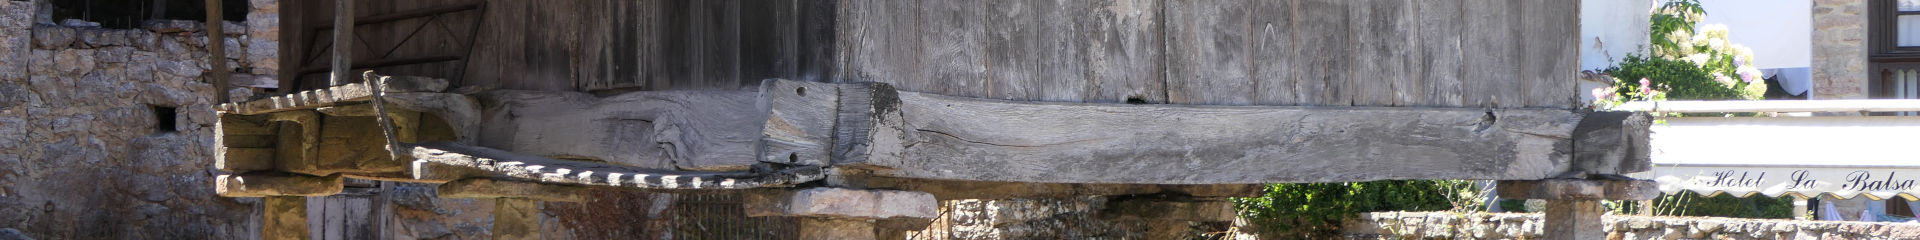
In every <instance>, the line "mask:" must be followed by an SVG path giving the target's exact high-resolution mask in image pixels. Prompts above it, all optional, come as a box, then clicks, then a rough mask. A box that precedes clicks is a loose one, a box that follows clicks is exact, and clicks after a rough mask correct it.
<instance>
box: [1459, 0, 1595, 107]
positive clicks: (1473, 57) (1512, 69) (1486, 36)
mask: <svg viewBox="0 0 1920 240" xmlns="http://www.w3.org/2000/svg"><path fill="white" fill-rule="evenodd" d="M1465 1H1466V2H1465V5H1463V6H1462V7H1461V9H1462V10H1463V12H1464V16H1465V19H1466V21H1465V22H1466V24H1467V29H1466V31H1465V32H1464V33H1463V34H1462V35H1461V38H1462V39H1461V40H1462V43H1461V49H1462V51H1461V53H1462V58H1463V60H1465V61H1464V62H1465V63H1466V65H1465V66H1464V67H1465V68H1466V74H1465V78H1463V79H1461V81H1462V82H1463V84H1464V87H1465V89H1464V90H1465V91H1464V93H1463V94H1462V96H1463V97H1464V99H1463V100H1465V102H1463V103H1464V105H1466V106H1469V107H1520V106H1524V105H1525V104H1526V102H1527V100H1526V99H1524V97H1525V96H1526V95H1525V94H1522V93H1523V91H1521V90H1522V89H1520V83H1519V76H1520V58H1519V54H1520V51H1519V50H1518V48H1519V47H1520V44H1519V43H1520V41H1519V37H1520V35H1519V33H1520V32H1523V31H1522V30H1519V29H1518V27H1519V26H1520V25H1519V24H1518V23H1517V22H1516V21H1519V16H1520V15H1519V14H1517V11H1519V6H1520V5H1519V4H1518V3H1519V2H1520V1H1519V0H1465ZM1525 32H1528V33H1534V32H1537V31H1525ZM1569 70H1571V69H1569Z"/></svg>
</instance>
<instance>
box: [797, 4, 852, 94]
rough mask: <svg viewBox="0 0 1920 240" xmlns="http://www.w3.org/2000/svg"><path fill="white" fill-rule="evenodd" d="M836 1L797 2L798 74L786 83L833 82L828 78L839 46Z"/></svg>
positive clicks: (831, 74)
mask: <svg viewBox="0 0 1920 240" xmlns="http://www.w3.org/2000/svg"><path fill="white" fill-rule="evenodd" d="M838 4H839V1H800V2H799V5H798V6H796V7H798V8H799V11H800V13H799V16H798V17H797V18H798V19H795V20H794V21H795V22H797V23H798V26H796V28H797V29H798V31H799V32H800V34H799V36H798V38H799V39H798V41H797V43H796V44H797V45H798V47H799V50H798V52H799V54H800V56H799V60H798V61H799V63H798V64H799V70H798V72H796V73H795V74H794V75H793V76H789V78H790V79H794V80H800V81H809V82H833V81H838V80H839V79H833V78H830V77H832V76H833V74H834V71H835V70H837V69H839V67H838V66H841V65H839V64H838V63H837V62H836V61H835V60H834V59H836V58H837V55H835V54H836V53H837V51H838V50H837V49H838V48H839V47H840V46H842V45H840V44H839V40H840V38H839V37H838V36H839V35H838V34H839V32H838V31H836V30H837V27H838V26H839V23H838V21H839V20H840V18H839V14H838V13H839V10H840V9H839V5H838Z"/></svg>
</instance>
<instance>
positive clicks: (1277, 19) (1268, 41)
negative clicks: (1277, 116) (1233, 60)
mask: <svg viewBox="0 0 1920 240" xmlns="http://www.w3.org/2000/svg"><path fill="white" fill-rule="evenodd" d="M1299 3H1300V2H1298V1H1253V5H1252V6H1251V7H1250V8H1252V9H1253V12H1254V13H1253V20H1252V21H1253V23H1252V24H1253V36H1254V38H1253V49H1249V50H1250V51H1252V59H1253V69H1252V70H1253V88H1254V90H1253V102H1254V104H1259V105H1282V106H1285V105H1295V104H1298V103H1300V102H1301V100H1302V99H1301V97H1300V96H1296V94H1295V93H1296V92H1298V91H1301V89H1299V86H1296V85H1295V84H1297V80H1304V79H1303V78H1302V77H1303V76H1302V75H1301V72H1302V71H1303V70H1305V69H1307V68H1305V67H1304V66H1306V62H1307V61H1306V60H1305V58H1299V57H1295V56H1296V55H1295V52H1296V51H1299V50H1298V49H1296V47H1297V46H1300V44H1297V43H1296V42H1295V41H1294V40H1295V39H1296V38H1303V36H1296V35H1300V34H1302V32H1301V31H1299V30H1297V29H1295V27H1304V28H1311V27H1315V26H1295V25H1296V24H1294V23H1295V20H1296V17H1295V15H1294V14H1295V10H1296V9H1297V8H1296V7H1298V6H1297V5H1298V4H1299ZM1315 80H1318V79H1315Z"/></svg>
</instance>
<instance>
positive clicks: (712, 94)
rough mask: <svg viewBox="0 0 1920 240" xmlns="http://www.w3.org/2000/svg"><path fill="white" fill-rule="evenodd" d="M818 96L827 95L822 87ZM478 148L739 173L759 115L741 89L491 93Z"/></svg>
mask: <svg viewBox="0 0 1920 240" xmlns="http://www.w3.org/2000/svg"><path fill="white" fill-rule="evenodd" d="M821 93H823V94H828V95H831V94H834V93H833V91H832V90H830V89H829V90H824V92H821ZM476 97H478V98H480V99H482V100H483V101H485V102H491V103H494V104H491V106H489V109H487V111H486V115H485V117H484V122H487V123H488V124H485V125H483V126H480V135H481V137H480V139H482V141H481V142H480V145H481V146H497V147H500V148H505V149H508V150H512V151H515V152H521V153H527V154H536V155H544V156H555V157H560V158H571V159H592V160H600V161H607V162H612V163H617V164H621V165H627V166H635V167H646V168H656V169H676V168H677V169H688V170H744V169H746V168H747V166H749V165H752V164H753V163H755V162H757V161H756V160H755V159H756V155H755V152H754V151H755V148H754V147H753V146H755V143H757V142H758V141H760V137H761V131H760V130H761V126H762V125H761V124H762V123H763V122H764V121H765V120H766V117H765V115H764V114H758V113H756V111H755V109H759V107H757V106H756V105H755V104H756V103H755V101H756V97H757V96H756V93H754V92H749V91H646V92H632V93H626V94H621V95H615V96H609V97H605V98H601V97H594V96H592V95H588V94H585V93H578V92H535V91H496V92H491V93H486V94H480V95H476Z"/></svg>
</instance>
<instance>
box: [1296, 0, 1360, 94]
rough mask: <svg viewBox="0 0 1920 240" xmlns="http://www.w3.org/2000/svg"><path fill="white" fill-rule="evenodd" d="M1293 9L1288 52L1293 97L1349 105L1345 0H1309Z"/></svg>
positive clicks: (1349, 41) (1347, 3)
mask: <svg viewBox="0 0 1920 240" xmlns="http://www.w3.org/2000/svg"><path fill="white" fill-rule="evenodd" d="M1296 4H1297V5H1296V6H1295V7H1294V9H1295V10H1294V11H1293V13H1294V14H1293V21H1294V22H1293V26H1294V33H1295V34H1294V38H1293V46H1292V48H1293V49H1292V52H1293V57H1294V58H1295V59H1296V60H1294V62H1293V64H1294V66H1295V69H1298V70H1294V71H1295V72H1294V73H1293V74H1294V76H1296V77H1295V78H1294V81H1295V82H1294V89H1293V91H1294V96H1295V98H1296V99H1297V100H1298V101H1296V102H1297V103H1298V104H1300V105H1318V106H1347V105H1352V104H1353V96H1352V94H1350V92H1352V90H1349V89H1347V88H1346V82H1347V81H1351V80H1352V76H1351V75H1348V74H1347V68H1349V67H1352V66H1353V64H1352V63H1351V62H1348V61H1349V59H1348V58H1346V57H1345V56H1346V51H1347V48H1348V44H1350V43H1351V41H1352V39H1350V38H1349V37H1350V36H1351V35H1348V34H1346V31H1347V24H1351V23H1349V22H1348V21H1347V14H1348V11H1347V8H1350V7H1352V6H1349V4H1351V2H1349V1H1345V0H1310V1H1300V2H1298V3H1296Z"/></svg>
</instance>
